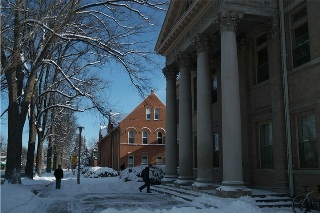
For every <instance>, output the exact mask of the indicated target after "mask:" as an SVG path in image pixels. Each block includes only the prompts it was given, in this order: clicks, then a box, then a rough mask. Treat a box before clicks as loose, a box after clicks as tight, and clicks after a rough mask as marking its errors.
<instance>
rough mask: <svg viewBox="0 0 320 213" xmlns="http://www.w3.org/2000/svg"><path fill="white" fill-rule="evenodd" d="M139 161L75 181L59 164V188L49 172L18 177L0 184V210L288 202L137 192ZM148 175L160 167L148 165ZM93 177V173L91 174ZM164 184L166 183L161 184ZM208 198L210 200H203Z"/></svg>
mask: <svg viewBox="0 0 320 213" xmlns="http://www.w3.org/2000/svg"><path fill="white" fill-rule="evenodd" d="M142 169H143V166H141V167H136V168H134V169H131V170H130V171H129V169H126V170H124V171H123V172H122V173H121V175H120V176H114V177H99V178H97V177H98V176H99V174H100V173H101V174H105V173H110V174H111V173H112V174H114V173H115V171H114V170H113V169H110V168H103V167H97V168H91V169H87V171H90V172H91V173H92V172H93V171H95V172H96V173H98V175H96V176H94V177H95V178H85V175H86V173H85V174H81V175H80V184H77V172H75V174H73V173H72V171H67V170H64V178H63V179H62V183H61V189H55V179H54V177H53V172H52V173H44V174H43V175H42V177H39V176H35V177H34V179H33V180H30V179H26V178H22V184H9V183H8V182H5V183H4V184H2V185H1V212H3V213H20V212H24V213H33V212H40V213H50V212H68V213H73V212H77V213H80V212H101V213H116V212H117V213H118V212H121V213H151V212H153V213H207V212H213V213H220V212H225V213H237V212H239V213H240V212H241V213H242V212H246V213H250V212H252V213H253V212H254V213H269V212H277V213H285V212H292V210H291V209H290V208H259V207H257V206H256V203H255V200H253V198H251V197H248V196H246V197H241V198H239V199H232V198H220V197H216V196H212V195H208V194H204V193H199V192H193V191H191V192H190V195H185V196H190V197H191V195H192V194H197V195H200V196H197V197H193V198H191V199H192V201H191V202H188V201H186V200H184V199H182V198H179V197H176V196H172V195H168V194H162V193H158V192H157V191H156V189H155V188H156V186H151V191H152V194H147V193H146V192H145V191H143V192H139V190H138V188H139V187H140V186H141V185H142V184H143V182H142V180H141V178H139V177H137V174H138V173H139V171H141V170H142ZM153 171H154V172H151V173H150V175H151V177H152V176H153V175H154V174H156V176H157V175H158V173H161V172H159V171H161V170H159V169H158V170H153ZM92 177H93V176H92ZM161 190H166V187H163V188H161ZM204 204H209V205H204Z"/></svg>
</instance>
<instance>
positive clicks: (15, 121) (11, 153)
mask: <svg viewBox="0 0 320 213" xmlns="http://www.w3.org/2000/svg"><path fill="white" fill-rule="evenodd" d="M10 105H11V106H10ZM10 105H9V107H8V148H7V165H6V172H5V178H6V179H7V180H8V181H9V182H10V183H13V184H16V183H19V184H20V183H21V154H22V132H23V126H24V119H22V117H21V115H20V113H19V104H18V102H17V101H16V102H13V103H11V104H10Z"/></svg>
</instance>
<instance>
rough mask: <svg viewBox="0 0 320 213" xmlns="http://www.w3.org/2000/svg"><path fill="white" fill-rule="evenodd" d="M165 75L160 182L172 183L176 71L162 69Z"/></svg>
mask: <svg viewBox="0 0 320 213" xmlns="http://www.w3.org/2000/svg"><path fill="white" fill-rule="evenodd" d="M163 74H164V76H165V77H166V81H167V85H166V111H167V113H166V146H165V149H166V163H165V165H166V168H165V171H166V175H165V176H164V178H163V179H162V183H163V184H165V183H173V182H174V181H175V180H176V179H177V177H178V175H177V165H178V163H177V107H176V105H177V95H176V78H177V72H176V71H175V70H174V69H173V68H169V67H166V68H164V69H163Z"/></svg>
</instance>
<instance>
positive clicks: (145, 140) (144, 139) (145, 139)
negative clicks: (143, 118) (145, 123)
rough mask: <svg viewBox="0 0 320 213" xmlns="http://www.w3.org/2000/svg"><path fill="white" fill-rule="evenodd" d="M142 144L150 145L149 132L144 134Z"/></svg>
mask: <svg viewBox="0 0 320 213" xmlns="http://www.w3.org/2000/svg"><path fill="white" fill-rule="evenodd" d="M142 144H148V132H142Z"/></svg>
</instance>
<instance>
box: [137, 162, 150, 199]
mask: <svg viewBox="0 0 320 213" xmlns="http://www.w3.org/2000/svg"><path fill="white" fill-rule="evenodd" d="M151 167H152V165H151V164H149V165H148V166H147V167H146V168H144V170H142V172H141V177H142V179H143V181H144V185H143V186H141V187H139V191H140V192H142V189H144V188H146V187H147V193H151V191H150V176H149V171H150V168H151Z"/></svg>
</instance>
